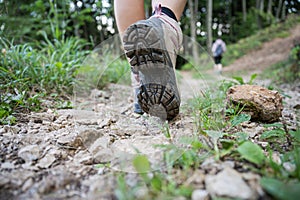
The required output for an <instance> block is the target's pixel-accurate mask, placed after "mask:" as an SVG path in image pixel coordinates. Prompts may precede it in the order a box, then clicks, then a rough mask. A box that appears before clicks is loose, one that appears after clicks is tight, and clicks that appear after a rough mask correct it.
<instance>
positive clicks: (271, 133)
mask: <svg viewBox="0 0 300 200" xmlns="http://www.w3.org/2000/svg"><path fill="white" fill-rule="evenodd" d="M284 135H285V132H284V130H282V129H274V130H270V131H265V132H263V134H261V136H260V139H268V138H271V137H283V136H284Z"/></svg>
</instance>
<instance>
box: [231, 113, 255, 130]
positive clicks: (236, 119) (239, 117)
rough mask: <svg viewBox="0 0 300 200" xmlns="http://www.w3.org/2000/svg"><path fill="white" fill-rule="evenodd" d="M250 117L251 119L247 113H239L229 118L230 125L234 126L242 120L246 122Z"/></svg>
mask: <svg viewBox="0 0 300 200" xmlns="http://www.w3.org/2000/svg"><path fill="white" fill-rule="evenodd" d="M250 119H251V116H250V115H247V114H240V115H237V116H234V118H233V119H232V120H231V127H234V126H236V125H238V124H240V123H243V122H247V121H249V120H250Z"/></svg>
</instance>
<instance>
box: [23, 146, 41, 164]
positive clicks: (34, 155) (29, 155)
mask: <svg viewBox="0 0 300 200" xmlns="http://www.w3.org/2000/svg"><path fill="white" fill-rule="evenodd" d="M40 153H41V152H40V148H39V146H38V145H29V146H26V147H23V148H22V149H21V150H20V151H19V152H18V156H19V157H20V158H22V159H23V160H24V161H25V162H31V161H34V160H37V159H39V157H40Z"/></svg>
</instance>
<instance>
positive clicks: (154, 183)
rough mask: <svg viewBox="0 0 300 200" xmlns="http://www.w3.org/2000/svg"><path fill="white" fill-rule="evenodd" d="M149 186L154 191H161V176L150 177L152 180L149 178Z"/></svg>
mask: <svg viewBox="0 0 300 200" xmlns="http://www.w3.org/2000/svg"><path fill="white" fill-rule="evenodd" d="M151 187H152V188H153V189H154V190H155V191H161V187H162V179H161V177H158V176H154V177H153V178H152V180H151Z"/></svg>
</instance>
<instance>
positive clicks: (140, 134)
mask: <svg viewBox="0 0 300 200" xmlns="http://www.w3.org/2000/svg"><path fill="white" fill-rule="evenodd" d="M299 35H300V26H297V27H296V28H295V29H293V30H292V32H291V36H290V37H287V38H276V39H274V40H272V41H270V42H267V43H265V44H264V45H263V46H262V48H261V49H259V50H256V51H253V52H251V53H249V54H247V55H245V56H244V57H242V58H240V59H238V60H236V61H235V62H234V63H233V64H232V65H230V66H227V67H225V68H224V72H226V74H228V73H230V72H235V71H238V70H243V71H246V72H247V74H249V75H250V74H252V73H260V72H261V71H262V70H263V69H264V68H266V67H268V66H270V65H271V64H274V63H277V62H278V61H281V60H283V59H285V58H287V56H288V54H289V50H290V49H291V47H292V45H293V41H294V39H295V38H296V37H299ZM181 75H182V80H181V81H180V82H181V91H182V98H183V106H182V109H181V114H180V115H179V116H178V117H177V118H176V119H175V120H173V121H172V122H169V124H168V125H166V124H165V123H164V122H161V121H160V120H159V119H157V118H155V117H150V116H147V115H142V116H140V115H135V114H133V113H132V107H133V99H132V97H130V95H129V94H131V92H132V90H131V88H130V87H129V86H124V85H117V84H111V85H110V86H109V87H108V88H107V89H106V90H103V91H98V90H95V91H92V92H91V96H89V97H88V98H84V99H77V103H78V102H80V103H84V106H83V107H81V109H71V110H51V109H49V110H47V112H43V113H30V114H24V115H21V116H20V119H21V120H19V122H18V123H17V124H16V125H13V126H9V125H4V126H0V141H1V143H0V145H1V146H0V148H1V151H0V155H1V157H0V161H1V168H0V199H116V195H115V194H116V193H115V191H116V188H117V180H116V177H117V176H118V175H120V173H125V177H126V182H127V184H128V185H131V186H133V185H135V184H136V183H137V180H138V174H136V173H135V170H134V169H133V167H132V159H133V158H134V157H135V156H136V155H137V154H140V153H141V154H146V155H147V156H148V158H149V160H150V162H151V164H152V169H153V170H157V169H160V170H161V169H165V168H166V166H163V165H162V163H163V162H161V161H162V159H163V151H162V150H161V149H158V148H155V147H153V145H156V144H163V145H167V144H174V145H181V146H182V144H181V143H180V142H179V140H180V137H182V136H186V137H189V136H192V135H193V133H195V131H197V130H196V127H195V124H194V118H193V116H192V114H191V113H192V112H191V111H190V110H188V108H187V106H185V105H186V104H187V102H188V99H189V98H192V97H193V96H194V94H196V93H201V91H202V90H205V87H209V83H207V81H205V80H201V79H193V78H192V77H193V76H192V75H191V74H190V73H188V72H181ZM216 79H220V77H216ZM199 85H204V86H205V87H200V89H198V88H199ZM281 90H282V91H283V92H284V93H285V94H288V95H289V96H290V97H291V99H285V101H286V104H285V109H284V112H283V118H282V120H284V121H285V122H286V123H287V124H288V128H289V129H296V125H297V123H299V122H298V121H297V119H296V114H295V112H296V109H294V107H297V105H300V102H299V99H300V98H299V97H300V96H299V94H300V85H299V83H298V84H296V85H293V86H290V85H282V86H281ZM242 129H243V130H244V131H247V132H249V133H251V138H252V139H253V140H255V138H256V137H257V136H258V135H259V134H260V133H261V131H262V130H263V129H264V128H263V126H262V124H260V123H257V122H250V123H246V124H244V125H243V127H242ZM168 133H170V134H171V136H170V137H169V136H168ZM202 139H203V141H204V142H206V143H208V144H210V140H209V139H208V138H202ZM178 156H180V155H178ZM178 156H177V157H175V158H174V159H177V158H178ZM228 168H230V170H229V169H228ZM225 169H226V170H225ZM220 171H222V173H219V174H218V172H220ZM176 173H179V175H178V177H179V178H178V179H176V180H177V182H178V183H179V184H190V185H193V187H194V188H195V191H194V192H193V195H195V196H196V195H200V194H207V196H214V195H217V196H218V195H219V194H220V193H218V192H220V191H221V189H220V191H215V190H214V188H213V186H210V185H209V183H210V182H211V180H214V181H213V182H215V181H221V180H222V178H223V177H225V179H226V178H228V177H229V176H230V177H235V179H234V180H232V184H234V182H236V183H237V184H243V188H245V191H246V192H244V193H243V191H241V192H240V193H243V194H249V195H253V196H252V197H253V198H254V199H255V198H263V197H266V194H265V192H264V191H263V190H262V189H261V187H260V186H259V179H260V176H259V175H258V174H254V173H252V172H249V171H246V172H245V171H244V170H243V167H242V164H241V163H235V162H233V161H230V160H229V161H228V160H227V161H220V160H219V161H216V160H214V159H211V158H208V159H207V160H205V161H204V162H203V163H201V167H200V168H199V170H198V171H197V170H196V171H194V172H191V174H190V176H188V177H185V179H184V178H183V179H184V180H180V178H182V175H180V171H178V172H176ZM216 174H218V176H215V175H216ZM174 176H177V175H176V174H175V175H174ZM237 186H239V185H237ZM199 189H200V190H199ZM226 191H228V190H227V189H226ZM205 192H206V193H205ZM141 193H142V192H141V191H140V193H139V194H136V198H137V197H138V195H141ZM225 196H227V197H232V198H247V196H239V194H235V193H234V191H232V193H230V192H229V193H228V192H227V193H225ZM183 199H184V198H183Z"/></svg>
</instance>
